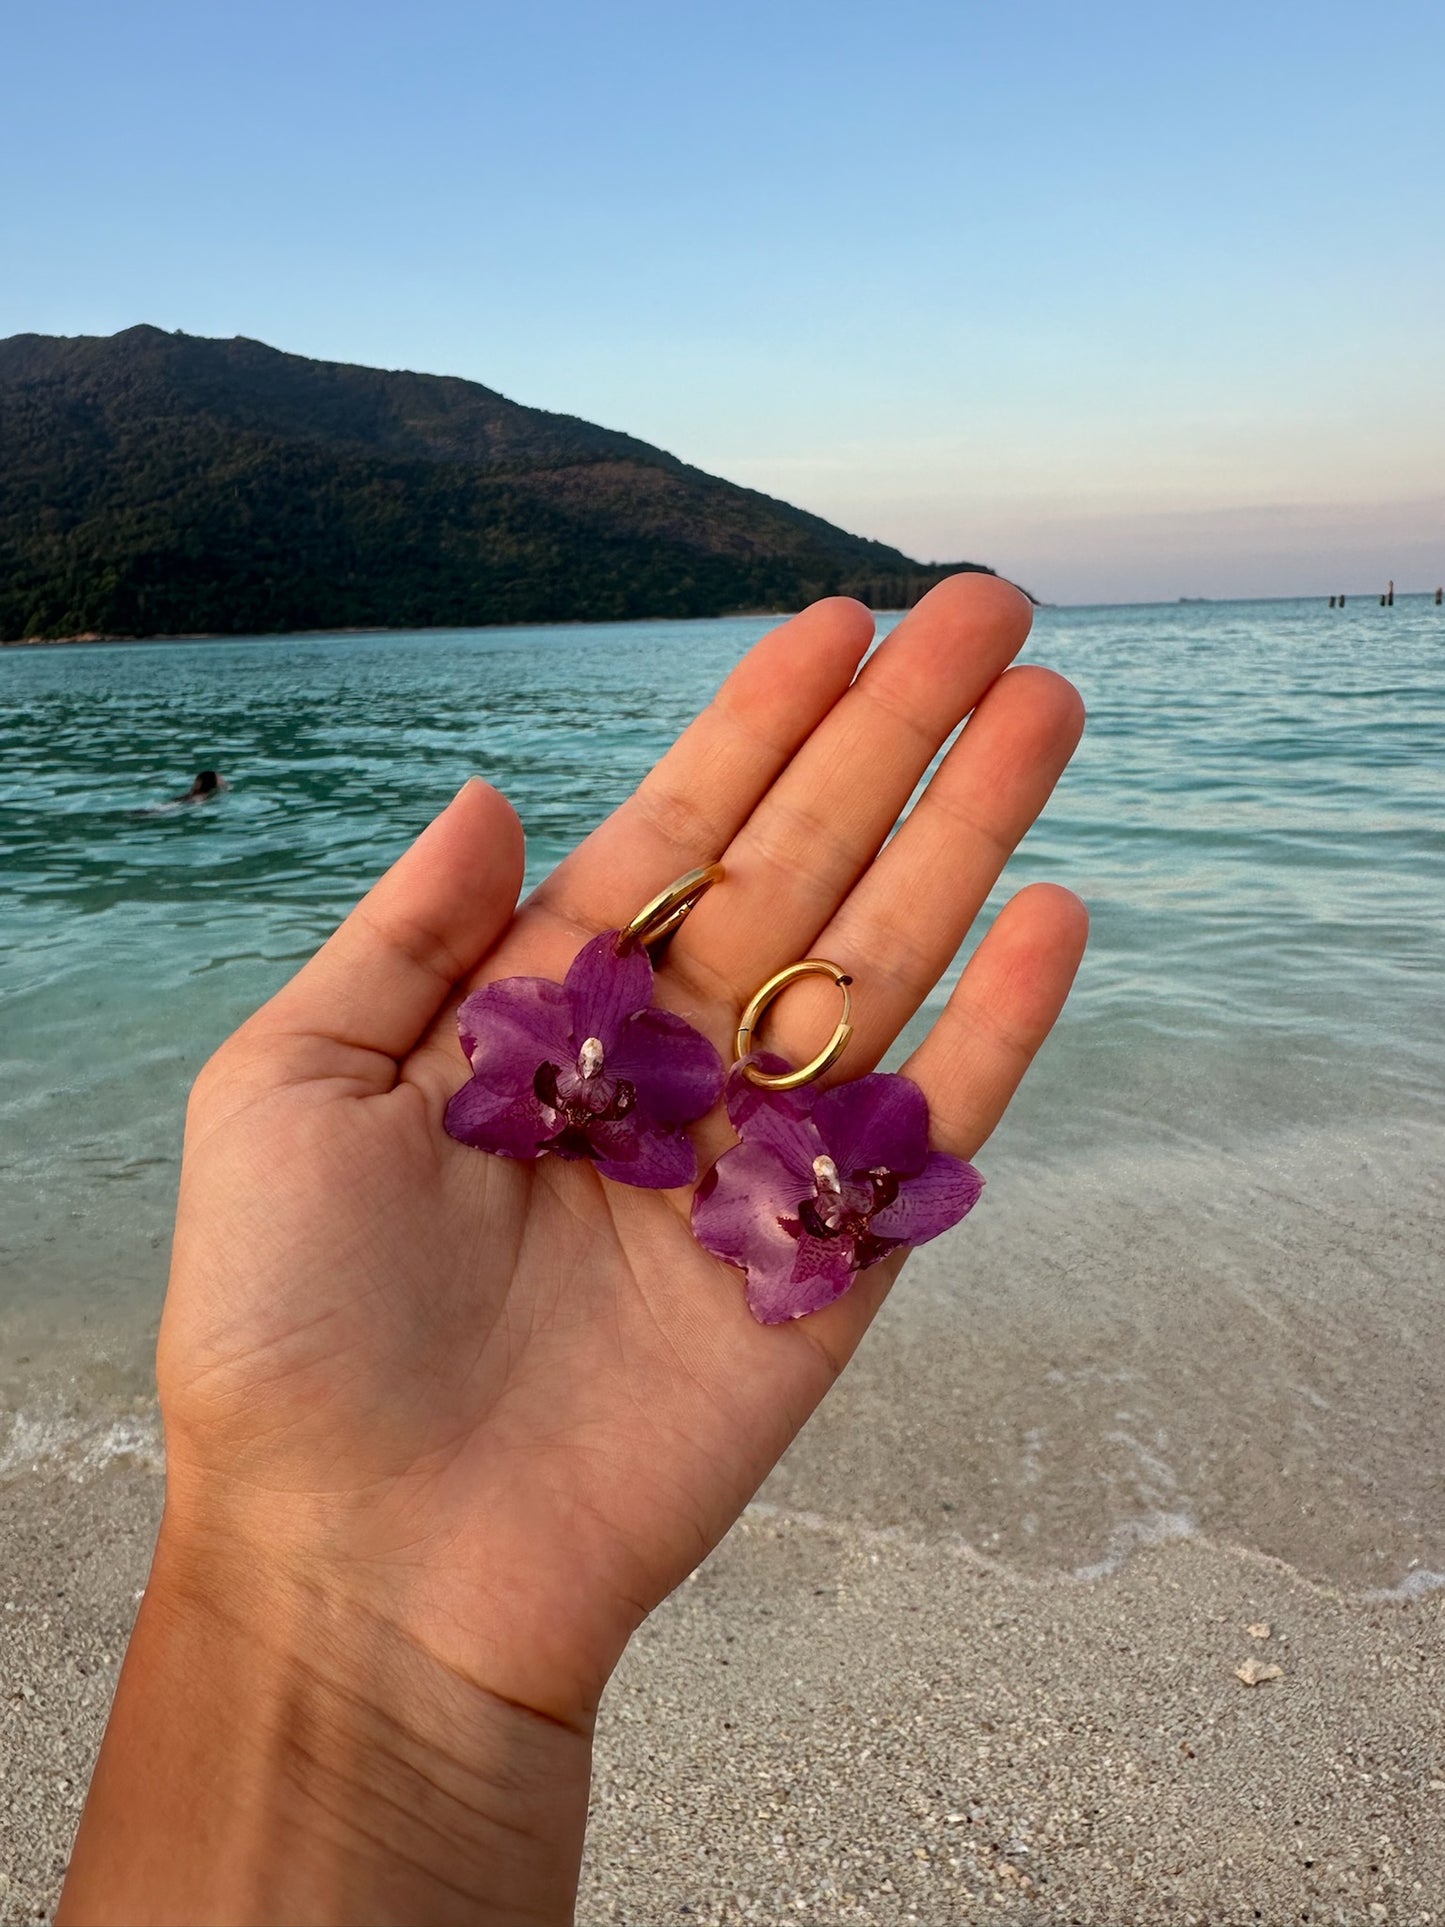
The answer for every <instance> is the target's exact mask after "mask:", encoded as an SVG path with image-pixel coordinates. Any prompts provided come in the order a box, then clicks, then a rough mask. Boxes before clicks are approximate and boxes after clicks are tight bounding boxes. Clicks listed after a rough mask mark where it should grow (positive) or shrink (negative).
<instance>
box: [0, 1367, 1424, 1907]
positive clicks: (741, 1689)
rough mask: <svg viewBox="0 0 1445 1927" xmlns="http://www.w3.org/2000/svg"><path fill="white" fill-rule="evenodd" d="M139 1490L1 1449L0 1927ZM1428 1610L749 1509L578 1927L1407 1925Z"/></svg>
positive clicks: (29, 1895)
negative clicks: (1031, 1556) (1048, 1567)
mask: <svg viewBox="0 0 1445 1927" xmlns="http://www.w3.org/2000/svg"><path fill="white" fill-rule="evenodd" d="M847 1397H848V1394H847V1390H846V1385H845V1387H844V1389H843V1391H842V1392H840V1394H839V1399H838V1402H839V1403H840V1404H843V1403H844V1402H846V1400H847ZM843 1435H844V1436H848V1435H847V1434H843ZM851 1436H852V1438H853V1439H854V1441H855V1445H854V1450H855V1454H858V1455H862V1454H866V1453H867V1451H868V1441H867V1435H866V1433H865V1432H861V1431H859V1430H857V1429H856V1428H855V1429H854V1430H853V1432H852V1433H851ZM23 1450H24V1447H23V1444H22V1446H21V1447H20V1453H21V1454H23ZM786 1470H787V1469H786V1467H785V1468H784V1477H785V1476H786ZM161 1489H162V1476H161V1471H160V1456H159V1443H158V1432H157V1429H156V1426H155V1420H154V1415H153V1413H150V1412H148V1411H147V1410H146V1409H144V1408H143V1407H141V1408H137V1409H134V1410H132V1411H130V1412H129V1413H127V1414H124V1415H122V1416H120V1417H118V1418H115V1419H113V1420H112V1421H110V1423H109V1424H108V1425H107V1426H106V1427H105V1428H104V1429H92V1430H91V1431H89V1432H85V1431H83V1430H82V1431H80V1432H78V1433H77V1434H76V1435H75V1436H74V1437H72V1438H71V1439H70V1440H69V1442H68V1443H65V1444H63V1445H56V1444H55V1443H54V1442H53V1441H52V1442H51V1444H50V1445H49V1446H47V1447H46V1448H45V1452H44V1456H42V1457H41V1458H40V1459H38V1460H35V1461H32V1462H29V1463H27V1462H24V1460H23V1457H18V1456H17V1453H16V1452H15V1451H12V1455H11V1462H10V1466H9V1476H8V1477H7V1479H6V1481H5V1482H4V1484H3V1485H0V1539H3V1543H4V1544H5V1545H6V1547H7V1566H8V1571H7V1574H6V1579H5V1587H4V1593H5V1596H4V1598H3V1600H0V1612H3V1629H4V1630H3V1646H4V1661H3V1671H4V1695H3V1700H4V1704H3V1735H4V1753H5V1756H6V1771H5V1773H4V1776H3V1788H4V1791H3V1796H0V1797H3V1799H4V1802H5V1811H4V1815H3V1822H0V1833H3V1839H4V1848H3V1855H4V1873H3V1877H4V1883H5V1884H4V1886H3V1888H0V1895H3V1910H0V1911H3V1918H4V1919H5V1920H7V1921H15V1922H22V1921H37V1920H43V1919H45V1918H47V1917H48V1914H49V1911H50V1909H51V1908H52V1907H53V1905H54V1902H55V1898H56V1895H57V1893H58V1890H59V1884H60V1880H61V1877H62V1874H63V1871H64V1867H65V1860H66V1855H67V1852H68V1848H69V1841H70V1836H71V1833H72V1830H73V1828H74V1826H75V1823H76V1819H77V1817H78V1814H79V1810H80V1805H81V1802H82V1799H83V1797H84V1789H85V1785H86V1780H87V1776H88V1773H89V1769H90V1764H91V1760H92V1757H93V1754H94V1750H95V1747H96V1744H97V1742H98V1739H99V1736H100V1732H101V1729H102V1726H103V1722H104V1718H105V1712H106V1708H107V1706H108V1703H109V1698H110V1694H111V1692H112V1690H113V1686H114V1682H115V1678H116V1673H117V1668H118V1664H119V1660H120V1657H121V1654H122V1652H123V1650H124V1644H125V1640H126V1637H127V1633H128V1629H129V1626H130V1624H131V1620H132V1617H133V1615H134V1611H135V1606H136V1601H137V1598H138V1596H139V1591H140V1588H141V1587H142V1586H143V1585H144V1582H145V1573H146V1564H147V1560H148V1556H149V1550H150V1545H151V1541H152V1536H153V1534H154V1530H155V1526H156V1522H157V1519H158V1517H159V1511H160V1502H161ZM1442 1618H1445V1604H1442V1600H1441V1596H1440V1595H1439V1594H1438V1593H1436V1594H1433V1595H1432V1594H1423V1595H1421V1596H1419V1597H1414V1598H1412V1597H1410V1596H1409V1594H1408V1592H1406V1594H1404V1595H1403V1596H1401V1595H1399V1594H1397V1595H1396V1596H1394V1597H1392V1598H1388V1599H1386V1598H1382V1597H1376V1598H1370V1597H1355V1598H1353V1599H1352V1598H1350V1597H1347V1596H1346V1595H1345V1594H1343V1593H1342V1592H1340V1591H1338V1590H1336V1589H1334V1588H1331V1587H1328V1586H1322V1585H1319V1584H1315V1583H1311V1582H1309V1581H1308V1580H1306V1579H1304V1578H1303V1577H1302V1576H1301V1575H1300V1574H1299V1573H1297V1572H1296V1571H1294V1570H1293V1569H1291V1568H1290V1567H1289V1566H1287V1565H1285V1564H1284V1563H1282V1562H1280V1561H1278V1560H1274V1559H1270V1558H1266V1557H1263V1556H1262V1555H1260V1554H1257V1553H1251V1552H1244V1551H1238V1550H1230V1549H1229V1548H1227V1547H1224V1546H1221V1545H1217V1544H1214V1543H1211V1542H1210V1541H1209V1540H1207V1539H1204V1538H1193V1539H1187V1540H1186V1539H1181V1540H1177V1541H1172V1542H1168V1543H1164V1544H1160V1545H1157V1546H1154V1547H1148V1548H1144V1549H1142V1550H1140V1551H1138V1552H1136V1553H1135V1554H1134V1556H1133V1557H1132V1558H1131V1559H1130V1560H1129V1561H1128V1562H1127V1563H1126V1564H1125V1565H1123V1566H1122V1567H1121V1568H1120V1569H1119V1570H1117V1571H1115V1572H1111V1573H1108V1574H1105V1575H1103V1576H1100V1577H1096V1578H1092V1579H1076V1578H1066V1577H1060V1576H1058V1575H1057V1574H1052V1575H1051V1574H1042V1575H1029V1574H1025V1573H1022V1572H1020V1571H1018V1570H1017V1569H1014V1568H1009V1567H1005V1566H1003V1565H1001V1564H998V1563H995V1562H993V1561H991V1560H988V1559H985V1558H983V1557H981V1556H980V1555H979V1554H977V1553H976V1552H974V1551H972V1550H971V1549H970V1548H969V1547H968V1546H967V1545H966V1544H965V1543H964V1542H963V1541H962V1540H960V1539H958V1538H955V1537H952V1536H939V1535H934V1536H931V1537H930V1536H925V1535H922V1534H920V1533H919V1532H918V1531H917V1530H912V1529H905V1528H901V1527H895V1528H888V1527H868V1526H864V1525H861V1524H858V1523H856V1522H830V1521H829V1520H827V1519H824V1518H822V1517H820V1516H818V1515H816V1514H800V1513H796V1512H790V1511H788V1510H786V1509H784V1508H782V1507H781V1506H779V1505H778V1504H777V1503H776V1502H775V1501H773V1500H771V1499H769V1498H767V1497H766V1496H765V1497H764V1498H763V1499H762V1500H760V1501H759V1502H758V1503H757V1504H755V1505H754V1506H753V1507H752V1508H750V1510H749V1512H748V1513H747V1514H746V1515H745V1517H744V1518H743V1520H742V1521H741V1522H740V1523H739V1525H738V1526H737V1527H736V1529H735V1530H734V1531H733V1533H732V1534H731V1536H730V1537H729V1538H728V1539H727V1540H726V1541H725V1542H724V1544H723V1545H722V1546H721V1547H720V1548H719V1550H718V1552H717V1553H716V1554H715V1555H714V1557H713V1558H712V1559H711V1560H710V1561H709V1562H708V1563H707V1564H706V1565H705V1566H704V1567H703V1568H702V1569H701V1570H700V1571H699V1572H698V1573H697V1574H696V1575H695V1576H694V1578H693V1579H692V1580H691V1581H689V1582H688V1583H687V1584H686V1585H685V1586H684V1587H683V1588H682V1589H681V1590H680V1591H679V1592H678V1593H677V1594H675V1595H674V1597H673V1598H672V1599H670V1600H669V1601H667V1602H666V1604H665V1605H664V1606H663V1607H662V1608H661V1610H660V1611H659V1612H658V1613H657V1614H656V1615H655V1616H654V1617H653V1619H652V1620H651V1621H650V1622H649V1624H648V1625H647V1626H646V1627H645V1628H644V1629H643V1631H642V1633H641V1635H640V1636H639V1637H638V1639H637V1641H636V1642H635V1644H634V1647H633V1649H632V1651H631V1652H630V1653H629V1655H628V1657H627V1659H626V1661H625V1662H624V1664H623V1666H622V1668H621V1669H620V1671H619V1673H618V1675H617V1677H616V1679H615V1680H614V1682H613V1685H612V1687H611V1690H610V1692H609V1694H608V1696H607V1699H606V1702H605V1704H604V1708H603V1714H602V1719H601V1724H600V1728H599V1733H598V1742H597V1767H596V1781H595V1796H594V1816H593V1822H592V1828H591V1832H590V1836H589V1851H588V1859H587V1865H586V1870H585V1875H584V1881H583V1887H582V1894H581V1899H580V1903H579V1908H578V1918H579V1920H580V1921H582V1922H583V1923H590V1922H594V1921H595V1922H603V1921H623V1922H632V1923H637V1924H638V1927H642V1924H643V1923H646V1924H647V1927H651V1923H661V1922H664V1921H675V1920H679V1919H693V1920H697V1921H699V1922H714V1921H715V1922H724V1921H735V1920H761V1921H769V1922H773V1921H778V1920H782V1919H800V1920H816V1921H818V1922H821V1923H826V1922H832V1921H849V1920H856V1921H867V1922H894V1921H897V1922H909V1921H917V1922H921V1923H929V1924H932V1923H938V1924H939V1927H942V1923H945V1922H948V1923H952V1922H965V1921H977V1922H999V1923H1003V1922H1009V1923H1039V1927H1042V1924H1043V1923H1046V1922H1047V1923H1065V1922H1068V1923H1088V1924H1089V1927H1129V1924H1131V1923H1138V1927H1153V1924H1154V1923H1158V1922H1161V1921H1166V1920H1167V1921H1178V1922H1181V1923H1197V1924H1198V1927H1204V1924H1205V1923H1207V1924H1208V1927H1226V1924H1227V1923H1236V1922H1238V1923H1250V1924H1251V1927H1252V1923H1254V1922H1257V1921H1259V1920H1266V1921H1271V1922H1282V1921H1286V1920H1288V1921H1309V1922H1316V1921H1317V1922H1329V1923H1336V1927H1340V1924H1343V1927H1354V1923H1356V1922H1359V1923H1361V1927H1373V1923H1374V1922H1377V1921H1390V1922H1401V1923H1404V1922H1410V1923H1419V1924H1420V1927H1429V1924H1430V1923H1433V1922H1439V1921H1441V1920H1442V1919H1445V1910H1442V1904H1441V1896H1442V1895H1445V1710H1442V1709H1445V1642H1442V1638H1441V1633H1442ZM1266 1626H1267V1627H1268V1629H1269V1630H1268V1635H1267V1636H1263V1634H1262V1629H1263V1628H1264V1627H1266ZM1251 1629H1253V1630H1251ZM1252 1664H1253V1667H1255V1668H1262V1669H1271V1668H1274V1667H1278V1668H1279V1669H1280V1670H1279V1673H1278V1675H1277V1676H1275V1677H1267V1678H1262V1679H1261V1680H1260V1681H1259V1683H1257V1684H1254V1685H1249V1684H1246V1683H1245V1681H1244V1680H1243V1679H1241V1677H1240V1669H1244V1670H1245V1671H1246V1672H1249V1671H1250V1670H1251V1665H1252Z"/></svg>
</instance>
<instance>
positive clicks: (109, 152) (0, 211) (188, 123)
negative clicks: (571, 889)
mask: <svg viewBox="0 0 1445 1927" xmlns="http://www.w3.org/2000/svg"><path fill="white" fill-rule="evenodd" d="M0 65H3V69H4V86H3V93H0V98H3V100H4V107H5V113H4V139H3V156H0V334H9V333H16V332H20V331H22V330H36V331H39V332H42V333H63V334H99V333H109V332H111V331H113V330H114V329H117V328H121V327H125V326H128V325H130V324H131V323H133V322H136V321H140V320H145V321H151V322H154V323H156V324H157V325H158V326H161V327H167V328H184V329H186V330H188V331H190V332H193V333H198V334H211V335H231V334H247V335H253V336H256V337H259V338H260V339H262V340H265V341H269V342H272V343H274V344H275V345H277V346H278V347H283V348H289V349H293V350H296V351H298V352H300V353H304V354H311V355H320V356H327V357H334V358H338V359H342V360H353V361H361V362H370V363H376V364H379V365H383V366H389V367H412V368H422V369H429V370H435V371H439V372H444V373H451V374H460V375H467V376H470V377H473V378H475V379H477V380H480V381H484V382H487V383H488V384H489V385H491V386H492V387H495V388H499V389H501V390H502V391H503V393H505V394H508V395H511V396H513V397H514V398H516V399H517V400H519V401H526V402H531V403H535V404H537V405H540V406H543V407H548V408H557V409H564V410H568V411H570V412H573V413H576V414H579V415H584V416H587V417H589V418H590V419H592V420H594V421H600V422H605V423H607V424H608V425H610V426H614V427H619V428H626V429H628V430H630V431H631V432H632V433H634V434H637V435H641V436H644V437H645V438H647V439H648V440H650V441H655V442H658V443H660V444H662V445H663V446H664V447H666V448H669V449H672V450H673V451H674V452H675V453H677V454H679V455H681V456H683V457H685V458H686V459H688V460H690V461H694V462H697V463H699V464H700V465H701V466H703V467H704V468H709V469H712V470H714V471H715V472H717V473H719V474H722V475H727V476H730V477H733V478H734V479H736V480H738V481H742V482H746V483H748V484H750V485H752V486H754V487H758V488H763V489H767V490H769V491H770V492H772V493H775V494H779V495H783V496H786V497H788V498H789V499H791V500H793V501H797V502H800V503H802V504H803V505H804V506H806V507H808V508H812V509H815V510H817V511H819V512H820V513H822V514H825V515H828V516H830V517H832V518H833V519H835V520H837V521H839V522H842V523H843V524H845V525H846V526H847V527H850V528H854V529H857V530H860V531H862V532H864V533H867V534H871V535H877V536H880V537H883V538H884V539H886V540H889V541H893V542H896V543H898V544H900V545H901V546H902V547H903V548H905V549H907V550H908V551H909V552H910V553H912V554H914V555H920V556H925V557H938V558H942V559H955V558H961V557H973V558H978V559H981V560H986V561H989V562H992V563H994V564H996V565H997V566H998V567H1000V568H1002V569H1004V570H1006V571H1007V572H1008V573H1010V574H1012V575H1015V576H1016V577H1018V579H1020V580H1021V581H1023V582H1025V583H1027V584H1028V585H1029V586H1030V587H1032V588H1033V589H1034V590H1035V591H1036V592H1037V593H1038V594H1040V595H1043V596H1045V597H1048V598H1050V599H1054V600H1107V599H1112V598H1116V597H1117V598H1147V597H1151V596H1164V597H1171V596H1174V595H1230V594H1246V593H1265V594H1270V593H1279V594H1283V593H1289V592H1293V591H1297V590H1298V591H1305V592H1318V593H1325V592H1327V591H1329V590H1331V589H1333V588H1335V587H1345V588H1348V589H1352V590H1360V589H1365V588H1369V587H1371V586H1373V585H1374V584H1375V583H1376V582H1377V581H1379V580H1380V579H1382V578H1383V577H1385V576H1387V575H1393V576H1394V577H1395V578H1396V580H1397V581H1398V582H1399V583H1400V584H1401V585H1402V586H1405V585H1409V586H1412V587H1426V586H1431V587H1433V586H1434V584H1435V583H1436V582H1437V581H1439V580H1441V579H1442V578H1445V135H1442V129H1445V7H1442V6H1441V5H1440V3H1439V0H1418V3H1417V4H1392V3H1391V0H1381V3H1380V4H1373V5H1363V4H1361V5H1332V4H1330V0H1313V4H1308V5H1305V4H1296V0H1283V3H1282V4H1269V3H1268V0H1254V4H1250V5H1234V4H1228V3H1226V4H1214V3H1212V4H1210V5H1208V6H1188V7H1186V6H1183V5H1175V4H1171V0H1154V4H1151V5H1147V6H1143V5H1132V4H1127V5H1126V4H1111V3H1110V0H1098V4H1095V5H1091V6H1085V5H1080V4H1078V0H1070V3H1069V4H1059V5H1054V4H1030V3H1029V0H1022V3H1020V0H998V4H995V5H992V6H987V7H982V6H969V5H964V4H944V3H941V0H927V3H924V0H891V3H890V4H886V5H885V4H881V3H879V0H867V3H866V4H848V3H847V0H837V3H835V4H824V5H819V4H813V3H812V0H804V3H803V4H789V0H770V4H764V5H756V4H753V3H752V0H729V4H727V5H722V4H706V3H705V0H704V3H701V4H688V3H687V0H671V4H667V5H636V4H627V3H625V0H623V3H616V0H611V3H609V0H592V3H591V4H580V3H579V4H559V3H557V0H507V4H505V5H495V4H491V3H490V0H486V3H482V4H472V5H462V4H456V3H454V0H405V3H403V0H387V4H375V3H374V0H351V3H350V4H341V0H309V3H308V0H292V4H287V5H276V4H272V0H181V3H179V4H176V3H167V4H158V0H125V3H124V4H118V3H117V0H103V3H101V0H44V4H31V5H26V6H23V7H22V6H20V5H18V4H16V0H9V4H8V5H3V6H0Z"/></svg>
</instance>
